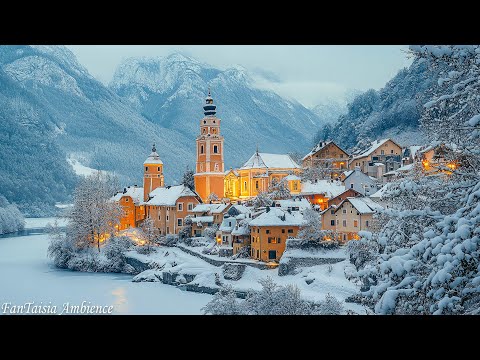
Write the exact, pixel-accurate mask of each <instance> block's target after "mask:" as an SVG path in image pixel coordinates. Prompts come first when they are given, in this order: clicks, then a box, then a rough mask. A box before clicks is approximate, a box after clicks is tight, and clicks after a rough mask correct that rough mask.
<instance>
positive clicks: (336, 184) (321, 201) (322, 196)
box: [299, 180, 345, 210]
mask: <svg viewBox="0 0 480 360" xmlns="http://www.w3.org/2000/svg"><path fill="white" fill-rule="evenodd" d="M344 191H345V185H343V184H342V183H341V182H340V181H337V180H316V181H313V182H312V181H305V182H303V183H302V191H301V192H300V194H299V195H300V196H302V197H304V198H305V199H307V200H308V201H309V202H310V204H312V205H318V206H319V207H320V209H321V210H324V209H326V208H327V204H328V199H331V198H333V197H335V196H337V195H338V194H341V193H342V192H344Z"/></svg>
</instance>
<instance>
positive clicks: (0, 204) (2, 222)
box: [0, 195, 25, 235]
mask: <svg viewBox="0 0 480 360" xmlns="http://www.w3.org/2000/svg"><path fill="white" fill-rule="evenodd" d="M24 227H25V219H24V217H23V215H22V213H21V212H20V210H18V208H17V206H16V205H14V204H10V203H9V202H8V201H7V199H6V198H5V197H4V196H2V195H0V235H1V234H7V233H12V232H15V231H20V230H23V229H24Z"/></svg>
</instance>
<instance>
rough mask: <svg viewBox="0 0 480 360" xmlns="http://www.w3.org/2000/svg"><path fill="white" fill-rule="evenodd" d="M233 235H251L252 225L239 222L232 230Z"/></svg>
mask: <svg viewBox="0 0 480 360" xmlns="http://www.w3.org/2000/svg"><path fill="white" fill-rule="evenodd" d="M232 235H236V236H242V235H250V227H249V226H248V225H247V224H244V225H243V226H240V225H238V224H237V226H235V228H234V229H233V230H232Z"/></svg>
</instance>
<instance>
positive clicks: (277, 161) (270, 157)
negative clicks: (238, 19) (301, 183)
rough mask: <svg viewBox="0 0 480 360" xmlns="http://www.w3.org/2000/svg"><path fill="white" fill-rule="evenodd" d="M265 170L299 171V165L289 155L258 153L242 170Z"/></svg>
mask: <svg viewBox="0 0 480 360" xmlns="http://www.w3.org/2000/svg"><path fill="white" fill-rule="evenodd" d="M264 168H280V169H299V168H300V165H298V164H297V163H296V162H295V161H293V159H292V158H291V157H290V155H287V154H267V153H258V152H256V153H255V154H253V155H252V157H251V158H250V159H248V160H247V162H246V163H245V164H243V166H242V167H241V168H240V169H264Z"/></svg>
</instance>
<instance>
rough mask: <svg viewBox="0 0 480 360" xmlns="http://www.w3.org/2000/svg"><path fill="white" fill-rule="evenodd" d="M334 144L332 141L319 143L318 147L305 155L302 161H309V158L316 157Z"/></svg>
mask: <svg viewBox="0 0 480 360" xmlns="http://www.w3.org/2000/svg"><path fill="white" fill-rule="evenodd" d="M330 143H332V141H327V142H323V141H321V142H319V143H318V144H317V145H315V146H314V147H313V149H312V150H311V151H310V152H309V153H308V154H307V155H305V156H304V157H303V158H302V160H305V159H307V158H308V157H309V156H312V155H315V153H317V152H318V151H320V150H322V149H323V148H324V147H325V146H327V145H328V144H330Z"/></svg>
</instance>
